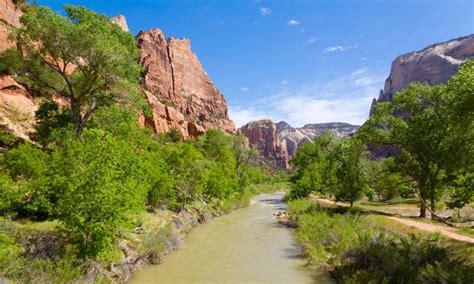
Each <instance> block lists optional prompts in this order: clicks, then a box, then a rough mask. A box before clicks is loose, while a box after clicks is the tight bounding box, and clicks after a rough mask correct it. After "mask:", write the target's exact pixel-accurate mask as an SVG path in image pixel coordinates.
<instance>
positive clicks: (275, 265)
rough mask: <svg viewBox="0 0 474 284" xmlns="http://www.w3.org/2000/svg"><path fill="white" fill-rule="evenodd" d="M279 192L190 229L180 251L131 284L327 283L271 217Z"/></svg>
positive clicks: (278, 203)
mask: <svg viewBox="0 0 474 284" xmlns="http://www.w3.org/2000/svg"><path fill="white" fill-rule="evenodd" d="M282 198H283V193H281V192H278V193H273V194H262V195H259V196H257V197H255V198H254V199H253V200H252V202H251V205H250V206H248V207H247V208H243V209H239V210H236V211H234V212H232V213H230V214H228V215H225V216H222V217H219V218H215V219H213V220H211V221H210V222H208V223H206V224H204V225H201V226H199V227H198V228H196V229H194V230H193V231H192V232H191V233H190V234H189V235H188V236H187V237H186V240H185V244H184V245H183V247H181V248H180V249H179V250H177V251H174V252H172V253H171V254H169V255H167V256H165V257H164V258H163V262H162V263H161V264H159V265H155V266H148V267H145V268H144V270H142V271H140V272H138V273H137V274H136V275H135V276H134V277H133V278H132V280H131V281H130V283H170V284H171V283H172V284H175V283H331V282H332V281H331V280H330V279H329V278H328V276H327V275H326V274H323V273H320V272H317V271H314V270H313V269H309V268H306V267H305V264H306V261H305V259H304V258H303V257H301V256H300V254H299V248H298V246H297V245H296V244H295V242H294V240H293V237H292V233H291V231H290V229H288V228H286V227H284V226H282V225H280V224H278V223H277V222H276V220H275V217H274V216H273V213H275V212H277V211H282V210H286V203H285V202H283V200H282Z"/></svg>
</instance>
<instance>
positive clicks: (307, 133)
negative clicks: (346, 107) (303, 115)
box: [276, 121, 360, 157]
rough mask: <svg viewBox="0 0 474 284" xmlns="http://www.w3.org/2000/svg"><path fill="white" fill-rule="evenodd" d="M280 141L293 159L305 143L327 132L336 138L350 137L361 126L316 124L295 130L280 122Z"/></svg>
mask: <svg viewBox="0 0 474 284" xmlns="http://www.w3.org/2000/svg"><path fill="white" fill-rule="evenodd" d="M276 127H277V130H278V133H279V137H280V140H281V141H282V142H283V143H284V144H286V147H287V151H288V155H289V156H290V157H291V156H293V154H294V153H295V152H296V150H297V149H298V146H299V145H301V144H302V143H303V142H305V141H312V140H313V139H314V138H315V137H316V136H318V135H321V134H323V133H326V132H331V133H333V134H334V135H335V136H336V137H338V138H342V137H346V136H350V135H352V134H353V133H355V132H356V131H357V130H358V129H359V127H360V126H359V125H352V124H349V123H344V122H330V123H314V124H306V125H305V126H303V127H299V128H294V127H291V126H290V125H289V124H288V123H287V122H285V121H280V122H278V123H277V124H276Z"/></svg>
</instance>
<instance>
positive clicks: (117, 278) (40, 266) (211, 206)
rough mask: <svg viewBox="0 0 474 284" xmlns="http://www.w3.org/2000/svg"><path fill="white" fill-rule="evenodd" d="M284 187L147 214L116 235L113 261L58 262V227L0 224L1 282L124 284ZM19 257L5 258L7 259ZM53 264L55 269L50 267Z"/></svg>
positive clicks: (258, 189)
mask: <svg viewBox="0 0 474 284" xmlns="http://www.w3.org/2000/svg"><path fill="white" fill-rule="evenodd" d="M285 187H286V184H282V183H275V184H263V185H252V186H250V187H249V188H247V190H246V191H245V192H246V194H242V195H239V196H235V197H234V198H231V199H226V200H224V201H221V202H218V203H205V202H203V201H194V202H192V203H190V204H188V205H187V206H185V208H182V209H180V210H179V211H171V210H167V209H161V210H155V211H153V212H148V213H146V214H145V215H144V216H142V217H141V218H140V220H137V225H136V226H135V227H134V228H132V229H130V230H127V231H122V232H120V236H119V238H118V239H119V241H118V242H117V244H116V245H117V246H118V247H119V250H120V252H121V253H120V255H119V256H117V257H116V260H115V261H112V262H111V261H102V262H100V261H93V262H92V261H88V260H80V259H77V258H75V257H74V252H71V253H70V254H66V255H65V256H63V257H62V258H60V256H59V255H60V253H59V250H60V249H59V248H60V247H61V246H64V243H65V242H66V241H67V240H66V239H64V236H63V235H62V234H61V232H59V231H58V230H57V226H58V223H57V222H54V221H48V222H28V223H20V222H12V221H8V220H0V232H2V235H5V236H7V237H8V238H7V239H0V244H1V245H2V247H4V248H5V249H2V250H1V253H2V254H5V255H0V260H2V259H4V260H5V261H7V262H8V263H2V265H4V267H6V269H4V270H3V271H2V272H1V273H0V280H1V279H3V280H6V279H10V280H15V281H18V282H30V281H35V282H66V281H67V282H80V283H84V282H86V283H93V282H97V281H100V282H106V283H107V282H110V283H116V282H119V283H123V282H126V281H127V280H129V279H130V278H131V277H132V276H133V274H134V273H136V272H137V271H139V270H141V269H143V268H144V267H146V266H149V265H153V264H158V263H160V261H161V259H162V257H163V256H164V255H166V254H168V253H170V252H172V251H174V250H176V249H178V248H180V247H181V245H182V244H183V242H184V238H185V236H186V235H187V234H189V232H191V231H192V230H193V229H195V228H196V227H198V226H199V225H200V224H203V223H206V222H208V221H209V220H210V219H212V218H214V217H218V216H221V215H225V214H227V213H229V212H231V211H233V210H235V209H238V208H242V207H245V206H247V205H248V204H249V202H250V200H251V198H252V197H253V196H255V195H257V194H259V193H262V192H273V191H276V190H281V189H284V188H285ZM10 253H11V255H14V254H15V255H17V254H18V253H19V254H20V257H18V258H15V259H13V258H9V257H8V254H10ZM53 264H54V265H53Z"/></svg>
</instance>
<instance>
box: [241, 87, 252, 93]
mask: <svg viewBox="0 0 474 284" xmlns="http://www.w3.org/2000/svg"><path fill="white" fill-rule="evenodd" d="M240 90H241V91H242V92H247V91H248V90H250V88H249V87H240Z"/></svg>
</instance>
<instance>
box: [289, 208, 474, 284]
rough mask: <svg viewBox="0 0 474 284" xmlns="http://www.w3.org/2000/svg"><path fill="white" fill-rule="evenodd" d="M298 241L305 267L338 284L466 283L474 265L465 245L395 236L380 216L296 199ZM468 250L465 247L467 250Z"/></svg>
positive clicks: (415, 235)
mask: <svg viewBox="0 0 474 284" xmlns="http://www.w3.org/2000/svg"><path fill="white" fill-rule="evenodd" d="M288 210H289V213H290V215H291V216H292V218H293V219H295V220H296V223H297V225H298V228H297V229H296V231H295V237H296V240H297V242H298V243H299V244H300V245H301V246H302V248H303V251H304V253H305V254H306V255H307V256H308V258H309V260H310V263H311V264H312V265H314V266H318V267H320V268H323V269H325V270H327V271H329V272H330V273H331V274H332V275H333V276H334V277H335V278H336V279H337V280H338V281H340V282H343V283H367V282H375V283H381V282H393V283H421V282H434V283H439V282H446V283H471V282H472V281H473V280H474V265H473V262H472V259H469V255H471V254H472V251H466V250H463V247H464V245H463V244H459V243H457V242H452V241H446V240H445V239H442V238H441V237H440V236H436V235H428V234H423V233H418V232H403V231H401V232H400V233H398V232H397V231H398V229H399V228H394V227H393V226H396V225H394V224H391V223H388V222H386V220H385V219H381V218H383V217H381V216H377V218H375V219H374V217H373V216H370V215H368V216H366V215H359V214H357V210H353V209H349V208H341V207H322V206H320V205H319V204H317V203H316V202H314V201H310V200H295V201H291V202H290V203H289V207H288ZM467 246H468V245H466V248H467Z"/></svg>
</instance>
